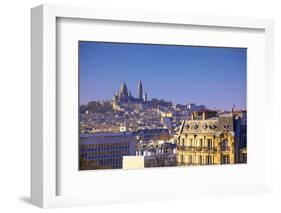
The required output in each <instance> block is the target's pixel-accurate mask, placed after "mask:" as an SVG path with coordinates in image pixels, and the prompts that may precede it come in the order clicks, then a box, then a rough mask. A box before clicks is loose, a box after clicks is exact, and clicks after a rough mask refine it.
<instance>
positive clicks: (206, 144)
mask: <svg viewBox="0 0 281 213" xmlns="http://www.w3.org/2000/svg"><path fill="white" fill-rule="evenodd" d="M238 121H240V117H239V116H237V115H236V114H234V113H227V114H222V115H217V112H215V111H203V112H195V113H193V114H192V116H191V119H190V120H186V121H184V122H183V123H182V126H181V130H180V132H179V134H178V138H177V165H210V164H234V163H239V159H238V158H239V157H237V153H238V152H239V144H240V141H239V138H240V135H239V134H240V132H238V131H236V130H237V129H240V128H237V124H239V123H240V122H238Z"/></svg>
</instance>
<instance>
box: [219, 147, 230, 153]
mask: <svg viewBox="0 0 281 213" xmlns="http://www.w3.org/2000/svg"><path fill="white" fill-rule="evenodd" d="M221 151H222V152H225V151H230V147H221Z"/></svg>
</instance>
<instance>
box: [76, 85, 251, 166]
mask: <svg viewBox="0 0 281 213" xmlns="http://www.w3.org/2000/svg"><path fill="white" fill-rule="evenodd" d="M143 83H144V85H143ZM120 84H121V86H120V88H119V90H118V88H116V93H115V94H114V93H113V94H112V96H113V97H112V100H102V101H100V100H93V101H90V102H88V103H87V104H85V105H80V108H79V110H80V115H79V116H80V126H79V134H80V140H79V158H80V165H79V167H80V170H92V169H117V168H119V169H121V168H123V169H137V168H146V167H166V166H188V165H215V164H235V163H247V111H246V109H236V108H235V107H234V106H233V108H232V109H227V110H215V109H209V108H208V106H205V105H197V104H196V103H187V104H177V103H173V102H171V101H169V100H164V99H157V98H154V97H151V98H150V97H149V94H148V93H147V91H146V90H145V82H142V81H141V80H139V81H138V82H136V87H137V94H136V95H135V96H134V95H133V94H132V92H131V90H130V88H128V86H127V84H126V82H125V81H124V82H123V83H121V82H120Z"/></svg>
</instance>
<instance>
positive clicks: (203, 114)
mask: <svg viewBox="0 0 281 213" xmlns="http://www.w3.org/2000/svg"><path fill="white" fill-rule="evenodd" d="M202 120H206V112H205V111H204V112H202Z"/></svg>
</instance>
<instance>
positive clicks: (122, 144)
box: [80, 142, 129, 149]
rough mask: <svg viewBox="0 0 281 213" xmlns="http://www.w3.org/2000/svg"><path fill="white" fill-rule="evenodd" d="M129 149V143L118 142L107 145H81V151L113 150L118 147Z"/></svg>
mask: <svg viewBox="0 0 281 213" xmlns="http://www.w3.org/2000/svg"><path fill="white" fill-rule="evenodd" d="M122 146H125V147H129V142H118V143H105V144H85V145H81V146H80V148H81V149H91V148H93V149H112V148H116V147H122Z"/></svg>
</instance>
